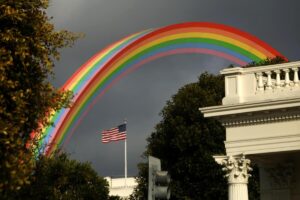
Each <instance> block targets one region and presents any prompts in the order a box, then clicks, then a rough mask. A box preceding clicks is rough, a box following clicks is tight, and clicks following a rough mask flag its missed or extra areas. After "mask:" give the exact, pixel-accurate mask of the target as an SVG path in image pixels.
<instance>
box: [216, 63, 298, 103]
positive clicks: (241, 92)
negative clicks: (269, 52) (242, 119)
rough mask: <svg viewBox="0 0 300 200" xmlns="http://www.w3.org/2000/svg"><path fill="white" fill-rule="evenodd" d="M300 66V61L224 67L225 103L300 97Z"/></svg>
mask: <svg viewBox="0 0 300 200" xmlns="http://www.w3.org/2000/svg"><path fill="white" fill-rule="evenodd" d="M299 68H300V61H297V62H288V63H282V64H275V65H266V66H256V67H247V68H245V67H244V68H243V67H234V68H227V69H224V70H222V71H221V74H224V75H225V94H226V96H225V98H224V99H223V104H235V103H243V102H248V101H261V100H270V99H274V98H287V97H295V96H298V97H300V86H299V85H300V84H299Z"/></svg>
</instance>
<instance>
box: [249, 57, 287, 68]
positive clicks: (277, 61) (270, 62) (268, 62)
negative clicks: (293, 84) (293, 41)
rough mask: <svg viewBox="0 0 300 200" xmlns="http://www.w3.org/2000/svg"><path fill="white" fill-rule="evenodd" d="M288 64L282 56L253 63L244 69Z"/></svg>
mask: <svg viewBox="0 0 300 200" xmlns="http://www.w3.org/2000/svg"><path fill="white" fill-rule="evenodd" d="M285 62H288V61H287V60H286V59H285V58H283V57H281V56H276V57H274V58H267V59H265V60H261V61H259V62H256V61H253V62H251V63H248V64H247V65H246V66H244V67H256V66H264V65H274V64H280V63H285Z"/></svg>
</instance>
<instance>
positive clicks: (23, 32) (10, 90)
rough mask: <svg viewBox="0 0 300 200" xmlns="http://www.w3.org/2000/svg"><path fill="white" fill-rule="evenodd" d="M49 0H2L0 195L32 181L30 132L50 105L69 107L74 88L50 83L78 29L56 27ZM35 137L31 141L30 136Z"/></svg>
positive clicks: (42, 121)
mask: <svg viewBox="0 0 300 200" xmlns="http://www.w3.org/2000/svg"><path fill="white" fill-rule="evenodd" d="M47 7H48V0H2V1H1V4H0V152H1V156H0V170H1V173H0V197H1V196H2V197H1V198H4V197H5V195H6V193H8V192H11V191H15V190H18V189H20V188H21V186H22V185H24V184H28V183H29V182H28V181H29V175H30V173H31V171H32V168H33V166H34V159H32V158H33V157H32V149H31V148H26V144H27V143H28V141H29V140H30V133H31V132H32V131H33V130H35V132H37V133H40V132H41V125H42V126H47V125H49V121H48V120H47V119H48V117H49V115H50V113H51V112H50V111H52V110H58V109H60V108H62V107H66V106H68V105H69V103H70V93H69V92H67V91H59V90H58V89H56V88H54V87H53V86H52V85H51V84H50V83H49V81H48V80H49V76H50V75H53V72H52V69H53V67H54V64H53V61H54V60H55V59H59V49H60V48H62V47H65V46H70V45H72V44H73V42H74V40H75V39H76V38H77V35H75V34H72V33H70V32H68V31H65V30H63V31H56V30H55V29H54V25H53V24H51V22H50V20H51V18H49V17H47V15H46V12H45V9H46V8H47ZM32 142H33V141H32Z"/></svg>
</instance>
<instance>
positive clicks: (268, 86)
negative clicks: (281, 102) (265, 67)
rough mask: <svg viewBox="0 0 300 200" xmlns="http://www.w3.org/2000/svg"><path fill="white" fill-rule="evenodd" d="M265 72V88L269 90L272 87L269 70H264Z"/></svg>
mask: <svg viewBox="0 0 300 200" xmlns="http://www.w3.org/2000/svg"><path fill="white" fill-rule="evenodd" d="M265 73H266V74H267V87H266V89H267V90H271V89H272V79H271V73H272V72H271V71H266V72H265Z"/></svg>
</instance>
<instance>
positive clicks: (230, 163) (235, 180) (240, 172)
mask: <svg viewBox="0 0 300 200" xmlns="http://www.w3.org/2000/svg"><path fill="white" fill-rule="evenodd" d="M214 158H215V160H216V162H217V163H219V164H220V165H222V166H223V171H225V172H226V175H225V177H227V181H228V199H229V200H248V178H249V176H250V175H249V174H248V172H249V171H252V169H251V167H250V160H249V159H246V158H245V156H244V155H240V156H214Z"/></svg>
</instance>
